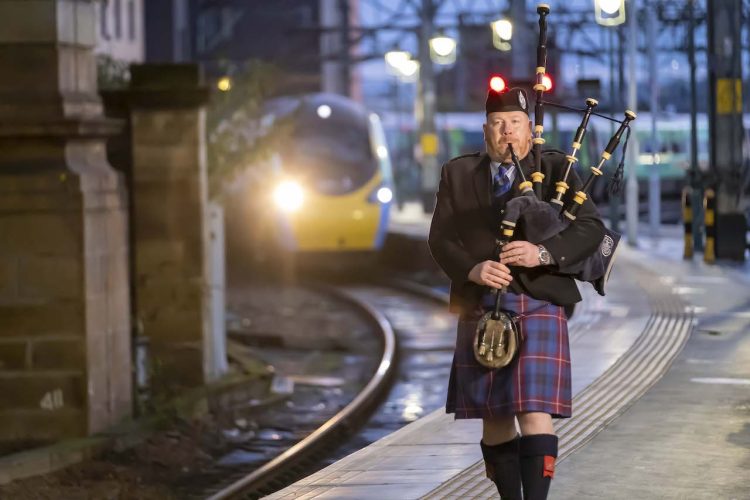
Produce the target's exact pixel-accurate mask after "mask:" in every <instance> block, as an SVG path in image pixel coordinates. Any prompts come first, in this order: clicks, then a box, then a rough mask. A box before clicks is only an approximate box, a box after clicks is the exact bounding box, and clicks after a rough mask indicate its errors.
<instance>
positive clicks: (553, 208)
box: [474, 4, 636, 368]
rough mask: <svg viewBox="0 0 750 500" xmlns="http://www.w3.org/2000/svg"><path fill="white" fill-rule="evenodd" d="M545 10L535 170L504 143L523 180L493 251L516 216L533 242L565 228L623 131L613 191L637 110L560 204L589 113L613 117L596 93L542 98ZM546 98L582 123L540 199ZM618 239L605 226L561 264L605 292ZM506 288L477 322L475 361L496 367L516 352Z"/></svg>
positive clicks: (542, 30)
mask: <svg viewBox="0 0 750 500" xmlns="http://www.w3.org/2000/svg"><path fill="white" fill-rule="evenodd" d="M549 10H550V9H549V6H548V5H546V4H540V5H539V6H537V14H539V43H538V46H537V65H536V81H535V84H534V87H533V88H534V91H535V92H536V103H535V106H534V134H533V138H532V144H533V152H534V171H533V172H532V173H531V178H532V182H529V181H527V180H526V178H525V177H524V174H523V169H522V168H521V164H520V161H519V159H518V156H517V155H516V153H515V151H514V150H513V146H512V145H511V144H508V148H509V151H510V154H511V158H512V161H513V164H514V165H515V167H516V172H517V173H518V174H520V175H521V180H522V182H521V184H520V185H519V189H520V191H521V195H519V196H517V197H515V198H513V199H511V200H510V201H508V202H507V203H506V204H505V208H504V214H503V219H502V222H501V227H500V233H501V234H500V237H499V238H498V241H497V249H498V255H499V253H500V251H502V247H503V246H504V245H505V244H507V243H508V242H509V241H510V240H511V239H512V238H513V234H514V232H515V229H516V227H517V225H518V224H520V223H521V222H523V229H524V234H525V237H526V239H527V240H528V241H529V242H531V243H534V244H540V243H542V242H544V241H545V240H547V239H549V238H551V237H553V236H554V235H556V234H559V233H560V232H561V231H563V230H565V229H567V228H568V227H569V226H570V225H571V224H575V220H576V216H577V213H578V211H579V209H580V208H581V207H582V206H583V204H584V203H585V202H586V200H587V199H588V197H589V195H590V192H591V189H592V188H593V186H594V184H595V182H596V180H597V179H598V178H599V177H601V176H602V175H603V167H604V164H605V162H607V160H609V159H610V158H611V157H612V155H613V153H614V152H615V150H616V149H617V147H618V145H619V144H620V140H621V138H622V135H623V134H624V133H625V132H626V131H627V136H626V139H625V145H624V146H623V156H622V160H621V162H620V164H619V166H618V167H617V169H616V171H615V174H614V176H613V180H612V185H611V190H612V191H613V192H615V193H616V192H617V190H618V189H619V185H620V182H621V181H622V176H623V168H624V158H625V150H626V148H627V140H628V138H629V136H630V127H629V124H630V122H631V121H633V120H635V118H636V114H635V113H633V112H632V111H629V110H628V111H625V117H624V119H623V120H622V121H620V122H619V128H618V129H617V131H616V132H615V134H614V135H613V136H612V137H611V138H610V140H609V142H608V143H607V146H606V147H605V148H604V151H603V152H602V153H601V157H600V159H599V162H598V164H597V165H596V166H592V167H591V168H590V174H589V177H588V178H587V179H586V181H585V182H584V184H583V186H582V187H581V188H580V190H579V191H577V192H576V193H575V195H574V196H573V200H572V201H571V202H570V203H569V206H567V207H564V197H565V195H566V193H567V191H568V189H569V188H570V186H569V184H568V178H569V176H570V172H571V170H572V168H573V165H574V164H575V163H576V162H577V161H578V157H577V154H578V151H579V149H580V148H581V146H582V144H583V139H584V137H585V135H586V128H587V126H588V122H589V118H590V117H591V115H596V116H600V117H602V118H606V119H609V120H613V121H617V120H614V119H612V118H610V117H608V116H605V115H600V114H597V113H594V108H595V107H596V106H597V104H598V103H597V101H596V100H595V99H591V98H589V99H586V107H585V109H576V108H571V107H568V106H563V105H560V104H555V103H551V102H545V101H544V92H545V90H546V87H545V85H544V82H543V78H544V76H545V74H546V60H547V19H546V17H547V15H548V14H549ZM545 104H548V105H551V106H554V107H560V108H563V109H568V110H571V111H576V112H583V118H582V120H581V124H580V125H579V127H578V129H577V130H576V134H575V136H574V138H573V141H572V147H571V152H570V154H568V155H567V156H566V160H567V164H566V167H565V171H564V173H563V176H562V178H561V179H560V180H559V181H557V182H556V183H555V194H554V195H553V197H552V199H550V200H549V201H544V200H542V183H543V180H544V174H543V173H542V171H541V170H542V168H541V165H542V145H543V144H544V142H545V141H544V139H543V138H542V134H543V132H544V105H545ZM619 241H620V234H618V233H616V232H614V231H612V230H610V229H607V228H605V236H604V238H603V240H602V242H601V243H600V245H599V248H598V251H597V252H595V253H593V254H592V255H591V256H590V257H588V258H587V259H585V260H584V261H583V262H580V263H578V264H576V265H573V266H565V268H564V272H565V273H566V274H569V275H571V276H572V277H574V278H575V279H577V280H579V281H588V282H590V283H591V284H592V285H593V286H594V288H595V289H596V291H597V292H598V293H599V294H600V295H604V294H605V291H604V286H605V284H606V282H607V279H608V278H609V273H610V271H611V268H612V264H613V263H614V256H615V252H616V250H617V246H618V244H619ZM506 292H507V290H506V287H503V288H501V289H500V290H498V291H497V297H496V299H495V307H494V309H493V310H492V311H490V312H488V313H486V314H485V315H483V316H482V318H480V321H479V324H478V325H477V330H476V335H475V340H474V354H475V357H476V359H477V361H479V362H480V363H481V364H482V365H484V366H486V367H489V368H500V367H502V366H505V365H507V364H508V363H510V361H511V360H512V359H513V357H514V356H515V351H516V349H517V346H518V341H519V337H518V330H517V327H516V325H515V323H514V321H513V318H512V317H511V316H510V315H509V314H508V313H507V312H504V311H502V310H501V304H502V297H503V295H504V294H505V293H506Z"/></svg>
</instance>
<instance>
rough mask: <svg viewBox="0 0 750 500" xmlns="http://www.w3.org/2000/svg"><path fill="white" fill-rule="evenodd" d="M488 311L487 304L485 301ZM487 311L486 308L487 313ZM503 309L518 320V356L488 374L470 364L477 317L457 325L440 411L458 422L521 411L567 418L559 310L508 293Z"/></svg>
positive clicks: (566, 354) (565, 349)
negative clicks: (445, 412) (446, 384)
mask: <svg viewBox="0 0 750 500" xmlns="http://www.w3.org/2000/svg"><path fill="white" fill-rule="evenodd" d="M486 303H487V306H488V308H489V301H486ZM488 308H487V309H488ZM503 309H504V310H506V311H512V312H514V313H516V314H519V315H521V316H522V318H521V319H520V321H519V331H520V333H521V338H522V341H521V346H520V352H519V354H518V355H517V356H516V357H515V359H514V360H513V361H512V362H511V363H510V364H509V365H508V366H505V367H503V368H498V369H490V368H485V367H484V366H482V365H480V364H479V363H478V362H477V361H476V359H474V352H473V348H472V341H473V339H474V332H475V330H476V326H477V322H478V321H479V318H480V316H481V314H482V310H478V311H477V312H476V313H475V314H468V315H462V316H461V317H460V318H459V321H458V328H457V338H456V350H455V352H454V355H453V365H452V367H451V374H450V380H449V382H448V397H447V400H446V405H445V406H446V411H447V412H448V413H454V414H455V417H456V418H457V419H458V418H491V417H497V416H503V415H514V414H516V413H521V412H544V413H549V414H550V415H552V417H553V418H567V417H570V416H571V413H572V406H571V399H572V394H571V375H570V348H569V345H568V325H567V319H566V317H565V312H564V310H563V308H562V307H560V306H556V305H554V304H551V303H549V302H543V301H540V300H536V299H533V298H531V297H529V296H527V295H516V294H512V293H508V294H506V295H505V297H504V301H503Z"/></svg>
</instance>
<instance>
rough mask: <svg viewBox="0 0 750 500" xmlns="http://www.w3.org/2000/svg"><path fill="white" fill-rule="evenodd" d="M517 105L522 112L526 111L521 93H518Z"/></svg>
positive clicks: (524, 99) (524, 100)
mask: <svg viewBox="0 0 750 500" xmlns="http://www.w3.org/2000/svg"><path fill="white" fill-rule="evenodd" d="M518 104H520V105H521V108H522V109H523V110H524V111H525V110H526V98H525V97H524V96H523V94H522V93H521V92H519V93H518Z"/></svg>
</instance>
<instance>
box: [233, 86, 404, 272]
mask: <svg viewBox="0 0 750 500" xmlns="http://www.w3.org/2000/svg"><path fill="white" fill-rule="evenodd" d="M263 122H264V123H263V126H264V127H272V126H273V124H279V129H281V130H285V131H286V134H285V135H283V139H282V140H280V141H278V143H279V144H280V146H278V147H275V148H273V150H272V151H270V154H268V155H266V158H265V159H264V160H263V161H262V162H259V163H260V164H259V165H252V166H250V167H249V168H248V169H247V170H246V172H245V173H244V174H242V175H241V176H240V178H239V179H237V181H236V182H235V183H234V184H232V186H230V188H229V189H228V190H227V196H226V202H225V207H227V214H226V219H227V233H228V240H229V245H230V247H234V249H232V248H230V252H231V251H234V252H235V253H237V252H238V251H239V252H240V253H241V254H242V255H247V256H249V255H253V256H254V257H256V258H257V257H263V256H264V255H265V256H268V255H269V253H270V254H274V253H278V252H281V253H285V254H288V253H293V254H333V255H340V254H342V253H361V252H372V251H376V250H379V249H380V248H381V247H382V245H383V242H384V240H385V236H386V231H387V227H388V218H389V212H390V206H391V204H392V201H393V196H394V186H393V176H392V172H391V163H390V157H389V154H388V148H387V146H386V141H385V134H384V131H383V127H382V125H381V123H380V119H379V118H378V116H377V115H376V114H374V113H371V112H369V111H367V110H366V109H365V108H364V107H363V106H362V105H360V104H358V103H356V102H355V101H352V100H351V99H348V98H346V97H342V96H339V95H334V94H323V93H319V94H308V95H303V96H299V97H283V98H277V99H274V100H272V101H270V102H268V103H267V105H266V106H265V108H264V118H263Z"/></svg>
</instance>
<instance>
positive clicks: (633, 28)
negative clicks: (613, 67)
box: [625, 0, 639, 246]
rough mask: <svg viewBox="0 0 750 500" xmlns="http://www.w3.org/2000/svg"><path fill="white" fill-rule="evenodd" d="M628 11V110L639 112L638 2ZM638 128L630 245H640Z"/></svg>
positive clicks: (632, 151)
mask: <svg viewBox="0 0 750 500" xmlns="http://www.w3.org/2000/svg"><path fill="white" fill-rule="evenodd" d="M629 4H630V8H629V9H628V10H629V12H628V14H627V15H628V28H629V29H628V109H630V110H631V111H632V112H634V113H637V112H638V82H637V76H636V68H635V62H636V57H638V51H637V48H638V47H637V46H638V24H637V23H638V19H637V17H638V0H629ZM631 126H632V125H631ZM635 129H636V127H633V133H632V134H631V136H630V144H629V145H628V158H627V161H628V168H627V172H628V174H627V187H626V192H625V197H626V212H625V214H626V219H625V222H626V226H627V238H628V244H629V245H631V246H637V245H638V177H637V169H638V156H639V154H638V153H639V147H638V134H637V133H636V130H635Z"/></svg>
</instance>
